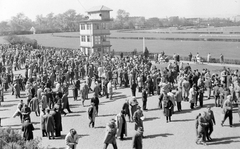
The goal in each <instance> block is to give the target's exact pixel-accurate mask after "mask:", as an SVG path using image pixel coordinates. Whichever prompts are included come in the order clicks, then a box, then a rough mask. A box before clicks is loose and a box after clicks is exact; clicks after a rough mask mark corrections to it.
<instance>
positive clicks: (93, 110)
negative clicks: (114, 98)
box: [87, 102, 97, 128]
mask: <svg viewBox="0 0 240 149" xmlns="http://www.w3.org/2000/svg"><path fill="white" fill-rule="evenodd" d="M87 112H88V118H89V120H90V122H89V125H88V126H89V127H90V126H91V125H92V128H94V126H95V118H96V116H97V110H96V107H95V104H94V102H91V105H90V107H89V108H88V110H87Z"/></svg>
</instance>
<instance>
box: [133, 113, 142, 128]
mask: <svg viewBox="0 0 240 149" xmlns="http://www.w3.org/2000/svg"><path fill="white" fill-rule="evenodd" d="M141 117H143V112H142V110H137V111H136V112H134V114H133V120H134V122H135V130H137V129H138V127H142V128H143V121H142V119H141Z"/></svg>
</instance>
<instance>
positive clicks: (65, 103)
mask: <svg viewBox="0 0 240 149" xmlns="http://www.w3.org/2000/svg"><path fill="white" fill-rule="evenodd" d="M61 101H62V111H63V112H62V113H65V112H64V109H67V110H68V112H69V113H72V111H71V110H70V107H69V101H68V93H64V94H63V97H62V100H61Z"/></svg>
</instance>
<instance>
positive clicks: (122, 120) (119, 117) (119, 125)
mask: <svg viewBox="0 0 240 149" xmlns="http://www.w3.org/2000/svg"><path fill="white" fill-rule="evenodd" d="M116 123H117V129H118V131H117V137H119V136H120V135H121V133H122V131H124V132H123V134H125V136H127V122H126V119H125V116H122V115H121V114H118V115H117V116H116ZM123 126H124V128H123Z"/></svg>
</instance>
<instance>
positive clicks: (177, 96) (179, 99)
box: [174, 88, 182, 112]
mask: <svg viewBox="0 0 240 149" xmlns="http://www.w3.org/2000/svg"><path fill="white" fill-rule="evenodd" d="M174 96H175V99H176V102H177V109H178V112H180V111H182V105H181V102H182V91H181V90H180V89H178V88H176V94H175V95H174Z"/></svg>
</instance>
